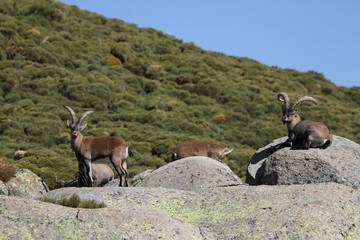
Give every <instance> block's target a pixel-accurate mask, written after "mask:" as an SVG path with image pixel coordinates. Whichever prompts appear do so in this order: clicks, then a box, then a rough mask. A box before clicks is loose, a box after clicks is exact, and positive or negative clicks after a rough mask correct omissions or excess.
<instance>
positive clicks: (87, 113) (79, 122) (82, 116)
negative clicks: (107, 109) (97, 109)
mask: <svg viewBox="0 0 360 240" xmlns="http://www.w3.org/2000/svg"><path fill="white" fill-rule="evenodd" d="M93 112H94V111H87V112H84V113H83V114H82V115H81V117H80V118H79V120H78V122H77V123H78V124H81V122H82V120H84V118H85V117H86V116H87V115H89V114H90V113H93Z"/></svg>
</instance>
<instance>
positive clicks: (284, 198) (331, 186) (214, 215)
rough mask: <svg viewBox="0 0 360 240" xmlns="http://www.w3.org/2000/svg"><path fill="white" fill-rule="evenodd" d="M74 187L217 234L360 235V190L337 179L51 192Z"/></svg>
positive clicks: (86, 194) (88, 194)
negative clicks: (160, 213)
mask: <svg viewBox="0 0 360 240" xmlns="http://www.w3.org/2000/svg"><path fill="white" fill-rule="evenodd" d="M73 193H77V194H79V196H80V198H81V199H96V200H97V201H100V202H104V203H106V204H107V206H108V207H111V208H121V209H133V208H140V209H142V208H144V209H155V210H158V211H161V212H162V213H164V214H166V215H169V216H172V217H174V218H176V219H179V220H181V221H183V222H186V223H190V224H192V225H193V226H196V227H199V228H200V229H206V228H208V229H209V231H210V232H212V233H214V234H215V235H216V237H217V239H346V238H348V239H351V238H354V239H356V238H357V237H358V236H360V208H359V204H360V200H359V199H360V192H359V191H358V190H356V189H353V188H350V187H348V186H345V185H342V184H337V183H321V184H307V185H286V186H285V185H282V186H268V185H262V186H245V185H239V186H234V187H219V188H213V189H209V188H202V189H199V190H198V191H196V192H195V191H183V190H177V189H165V188H141V187H134V188H119V187H108V188H80V189H79V188H64V189H57V190H54V191H51V192H49V193H47V194H46V195H45V196H46V197H49V198H61V197H63V196H68V197H70V196H71V195H72V194H73ZM120 225H121V224H120ZM184 239H186V238H184Z"/></svg>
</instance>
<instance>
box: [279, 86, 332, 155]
mask: <svg viewBox="0 0 360 240" xmlns="http://www.w3.org/2000/svg"><path fill="white" fill-rule="evenodd" d="M278 99H279V100H280V101H281V102H284V105H282V106H281V109H282V112H283V115H282V118H281V119H282V122H283V123H284V124H286V126H287V129H288V137H289V138H288V143H289V144H291V148H292V149H309V148H323V149H325V148H327V147H328V146H330V145H331V144H332V142H333V136H332V135H331V133H330V129H329V128H328V127H327V126H326V125H325V124H324V123H321V122H315V121H312V120H306V119H304V118H302V117H301V116H300V115H299V113H300V111H297V110H295V107H296V106H297V105H298V104H299V103H301V102H304V101H309V102H312V103H314V104H317V100H316V99H315V98H313V97H309V96H305V97H301V98H299V99H298V100H297V101H296V102H295V103H294V104H290V99H289V97H288V95H287V94H286V93H284V92H281V93H279V94H278Z"/></svg>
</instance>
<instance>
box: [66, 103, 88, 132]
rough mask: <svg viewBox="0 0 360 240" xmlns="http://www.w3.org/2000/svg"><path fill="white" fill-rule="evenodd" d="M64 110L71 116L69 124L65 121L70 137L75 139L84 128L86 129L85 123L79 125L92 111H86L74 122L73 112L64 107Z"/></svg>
mask: <svg viewBox="0 0 360 240" xmlns="http://www.w3.org/2000/svg"><path fill="white" fill-rule="evenodd" d="M65 108H66V109H67V110H68V111H69V112H70V114H71V119H72V121H71V123H70V122H69V121H67V126H68V127H69V128H70V129H71V137H74V138H76V137H77V136H78V135H79V134H80V132H81V131H82V130H84V128H86V123H85V124H83V125H81V123H82V121H83V120H84V118H85V117H86V116H87V115H89V114H90V113H92V112H93V111H87V112H85V113H83V114H82V115H81V117H80V118H79V120H76V116H75V112H74V110H72V109H71V108H70V107H68V106H65Z"/></svg>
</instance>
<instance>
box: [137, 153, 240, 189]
mask: <svg viewBox="0 0 360 240" xmlns="http://www.w3.org/2000/svg"><path fill="white" fill-rule="evenodd" d="M240 184H242V181H241V179H240V178H239V177H238V176H237V175H236V174H235V173H234V172H233V171H232V170H231V169H230V168H229V167H228V166H227V165H226V164H223V163H220V162H219V161H216V160H215V159H211V158H208V157H201V156H197V157H187V158H183V159H180V160H178V161H174V162H171V163H169V164H167V165H165V166H162V167H160V168H158V169H156V170H155V171H153V172H151V173H150V174H148V175H147V176H146V177H145V178H144V179H143V180H142V181H140V182H139V183H137V184H135V186H136V187H163V188H174V189H180V190H188V191H195V190H197V189H199V188H214V187H223V186H235V185H240Z"/></svg>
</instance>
